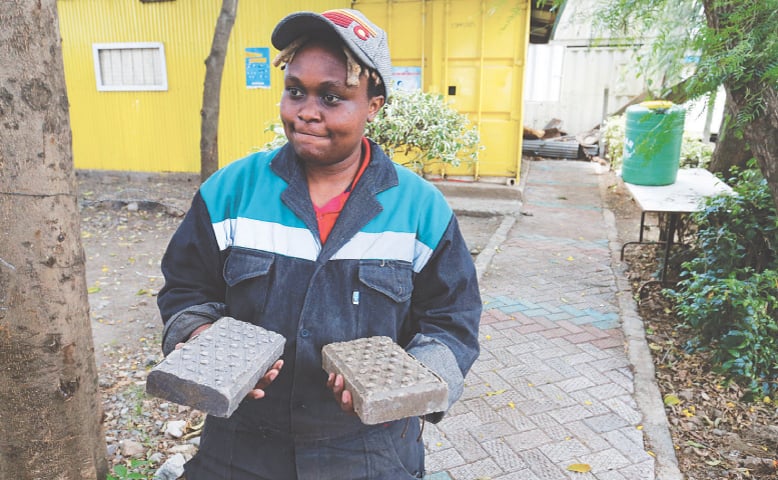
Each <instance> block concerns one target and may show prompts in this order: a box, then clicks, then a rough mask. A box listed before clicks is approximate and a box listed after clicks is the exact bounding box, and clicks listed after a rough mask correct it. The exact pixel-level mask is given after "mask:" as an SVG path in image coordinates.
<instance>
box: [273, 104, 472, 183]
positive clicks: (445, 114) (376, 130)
mask: <svg viewBox="0 0 778 480" xmlns="http://www.w3.org/2000/svg"><path fill="white" fill-rule="evenodd" d="M265 132H271V133H273V135H274V136H273V139H272V140H271V141H270V142H268V143H266V144H265V145H264V146H262V147H261V148H260V150H271V149H273V148H276V147H280V146H281V145H283V144H284V143H286V137H285V136H284V130H283V127H282V126H281V125H280V124H277V123H274V124H270V125H269V126H268V127H267V128H266V129H265ZM365 135H366V136H367V137H368V138H370V139H372V140H373V141H374V142H376V143H377V144H378V145H380V146H381V148H382V149H383V150H384V152H386V154H387V155H388V156H389V158H391V159H393V160H395V161H397V162H398V163H401V164H403V165H405V166H407V167H409V168H411V169H413V170H415V171H417V172H419V173H420V172H422V171H424V170H425V169H426V168H428V167H429V166H431V165H435V164H440V163H444V164H450V165H453V166H458V165H460V163H462V162H469V163H475V162H477V161H478V153H479V152H480V151H481V150H482V149H483V146H481V145H480V142H481V138H480V135H479V134H478V129H477V128H476V127H475V126H474V125H471V124H470V121H469V120H468V119H467V116H466V115H463V114H461V113H459V112H457V111H456V110H454V109H453V108H451V107H450V106H449V105H448V104H446V102H445V100H444V98H443V96H442V95H434V94H431V93H424V92H421V91H415V92H394V93H392V96H391V97H389V101H388V102H387V103H386V105H384V107H383V108H382V109H381V110H380V111H379V112H378V115H376V118H375V119H374V120H373V121H372V122H370V123H368V125H367V129H366V132H365ZM398 154H399V156H398Z"/></svg>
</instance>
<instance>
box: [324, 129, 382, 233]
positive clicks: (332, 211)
mask: <svg viewBox="0 0 778 480" xmlns="http://www.w3.org/2000/svg"><path fill="white" fill-rule="evenodd" d="M362 151H363V152H365V153H364V154H363V156H362V159H361V164H360V165H359V170H357V174H356V175H355V176H354V180H352V181H351V184H350V185H349V186H348V188H347V189H346V190H345V191H343V193H341V194H340V195H337V196H335V197H334V198H332V199H331V200H330V201H329V202H327V203H326V204H324V205H322V206H321V207H317V206H316V204H314V205H313V210H314V211H315V212H316V220H317V222H318V223H319V238H320V239H321V243H322V245H323V244H324V243H325V242H326V241H327V237H329V235H330V232H331V231H332V227H334V226H335V222H336V221H337V220H338V216H340V212H341V211H342V210H343V206H344V205H345V204H346V200H348V197H349V195H350V194H351V191H352V190H354V186H355V185H356V184H357V182H358V181H359V178H360V177H361V176H362V173H364V171H365V168H367V164H368V163H370V143H368V141H367V139H366V138H364V137H362Z"/></svg>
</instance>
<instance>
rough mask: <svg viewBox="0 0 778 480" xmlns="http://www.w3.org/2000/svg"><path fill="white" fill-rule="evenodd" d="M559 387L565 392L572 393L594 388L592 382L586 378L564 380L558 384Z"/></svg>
mask: <svg viewBox="0 0 778 480" xmlns="http://www.w3.org/2000/svg"><path fill="white" fill-rule="evenodd" d="M557 386H558V387H559V388H560V389H562V390H563V391H565V392H567V393H570V392H575V391H577V390H584V389H587V388H589V387H592V386H594V384H593V383H592V381H591V380H589V379H588V378H586V377H580V376H579V377H574V378H571V379H569V380H563V381H561V382H559V383H557Z"/></svg>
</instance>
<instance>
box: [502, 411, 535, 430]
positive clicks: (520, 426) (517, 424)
mask: <svg viewBox="0 0 778 480" xmlns="http://www.w3.org/2000/svg"><path fill="white" fill-rule="evenodd" d="M499 412H500V416H501V417H502V418H503V419H505V421H506V422H508V425H510V426H511V427H512V428H513V429H514V430H515V431H516V432H526V431H527V430H532V429H535V428H538V427H537V425H535V424H534V423H533V422H532V420H530V419H529V417H527V416H526V415H524V414H523V413H521V412H520V411H518V410H517V409H515V408H503V409H501V410H499Z"/></svg>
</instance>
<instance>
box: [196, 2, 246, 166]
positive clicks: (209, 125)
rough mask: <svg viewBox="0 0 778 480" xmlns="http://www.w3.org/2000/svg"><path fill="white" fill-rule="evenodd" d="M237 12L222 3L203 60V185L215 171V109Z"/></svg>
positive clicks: (216, 147)
mask: <svg viewBox="0 0 778 480" xmlns="http://www.w3.org/2000/svg"><path fill="white" fill-rule="evenodd" d="M237 11H238V0H222V8H221V11H220V12H219V18H218V19H217V20H216V28H215V29H214V32H213V42H212V43H211V53H210V54H209V55H208V58H207V59H206V60H205V84H204V85H203V108H202V110H201V111H200V116H201V117H202V124H201V128H200V181H201V182H204V181H206V180H207V179H208V177H210V176H211V175H212V174H213V173H214V172H215V171H216V170H218V169H219V141H218V139H219V105H220V96H221V85H222V72H223V71H224V60H225V58H226V57H227V46H228V45H229V43H230V33H231V32H232V26H233V24H234V23H235V15H236V14H237Z"/></svg>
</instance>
